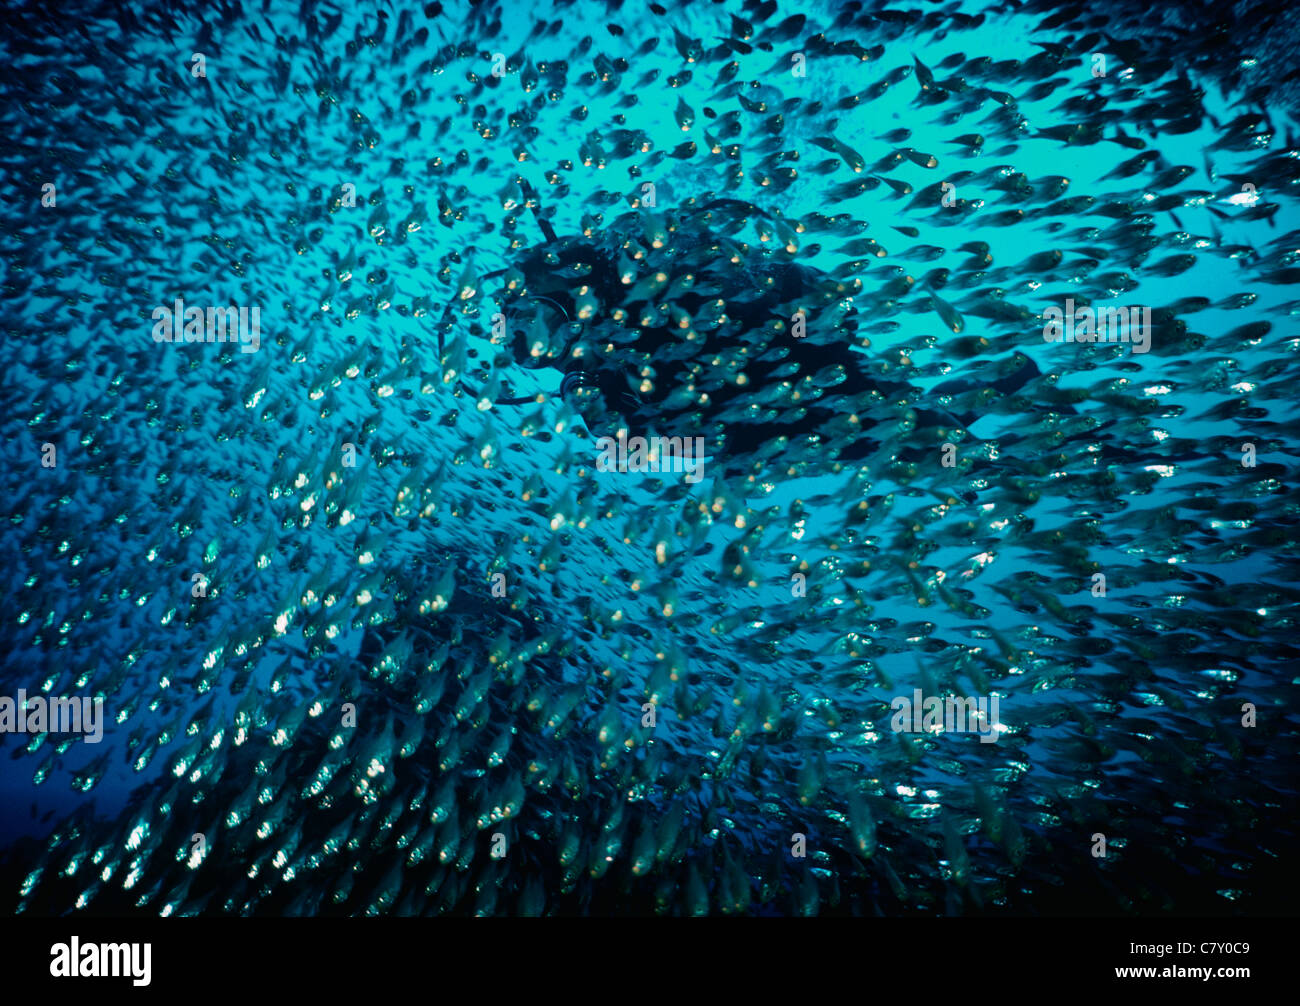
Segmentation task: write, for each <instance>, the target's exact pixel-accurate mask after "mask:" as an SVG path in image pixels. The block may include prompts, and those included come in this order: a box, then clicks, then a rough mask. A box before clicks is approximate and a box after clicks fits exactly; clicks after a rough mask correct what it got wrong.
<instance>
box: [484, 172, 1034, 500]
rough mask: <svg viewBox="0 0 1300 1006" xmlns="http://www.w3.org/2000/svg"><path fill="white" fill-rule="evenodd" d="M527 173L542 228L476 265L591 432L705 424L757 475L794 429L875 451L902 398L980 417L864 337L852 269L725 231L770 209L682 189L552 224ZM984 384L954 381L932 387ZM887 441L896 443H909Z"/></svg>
mask: <svg viewBox="0 0 1300 1006" xmlns="http://www.w3.org/2000/svg"><path fill="white" fill-rule="evenodd" d="M521 184H522V187H523V189H524V193H525V195H526V196H527V197H528V198H529V202H530V204H531V205H532V206H533V211H534V213H535V214H536V215H537V219H538V223H539V225H540V226H541V229H542V231H543V233H544V234H545V235H546V238H547V240H546V241H545V242H543V243H541V244H539V245H536V246H534V247H532V248H530V249H528V250H526V251H525V252H524V253H523V254H522V256H521V257H520V259H519V260H518V261H517V262H516V263H515V264H514V265H512V266H511V267H509V268H506V269H502V270H498V271H497V272H495V273H489V274H488V276H487V277H485V278H490V277H497V276H499V277H501V278H502V279H503V280H504V283H505V291H504V294H503V299H504V301H505V303H506V309H505V312H504V313H505V315H506V317H507V318H508V319H509V320H508V322H507V335H506V339H505V341H506V344H507V348H508V349H509V351H510V355H511V357H512V358H513V360H514V362H515V363H516V364H517V365H519V366H521V367H524V368H528V369H536V368H548V369H551V370H554V371H556V372H557V374H558V376H559V391H560V394H561V395H562V396H563V397H564V399H565V401H566V402H568V403H569V404H570V406H571V407H572V408H573V410H574V411H575V412H576V413H577V414H579V415H580V416H581V417H582V419H583V421H584V422H585V424H586V426H587V428H588V431H589V432H590V433H591V434H593V435H594V436H596V437H606V436H607V437H616V436H617V435H618V433H619V431H623V432H624V434H625V435H626V436H628V437H633V436H651V435H658V436H667V437H683V438H687V437H702V438H703V439H704V443H705V444H706V445H707V449H708V451H709V452H710V453H711V454H712V456H713V457H714V458H715V459H718V460H720V461H721V462H722V463H723V464H725V466H726V468H727V469H728V470H729V471H732V472H742V473H747V474H750V475H753V474H755V473H756V472H757V471H759V470H760V469H761V468H762V467H763V465H764V464H765V463H766V462H768V461H770V460H772V459H774V458H780V457H781V456H782V455H783V453H784V450H785V449H786V448H787V447H789V446H790V445H792V444H796V443H797V444H800V445H801V447H802V448H806V449H801V451H800V455H799V456H800V457H801V458H805V459H806V458H811V457H816V456H818V455H819V454H820V455H821V456H823V457H825V458H826V459H827V460H837V461H856V460H860V459H863V458H867V457H869V456H871V455H872V454H874V453H875V452H876V451H878V450H880V449H881V447H882V444H883V443H884V441H886V440H888V441H890V442H891V443H893V442H895V441H897V440H898V437H899V433H898V430H899V421H900V415H901V412H900V407H899V403H900V401H902V400H906V401H907V402H908V403H909V405H910V406H911V408H912V410H913V413H914V421H915V426H916V427H918V428H923V429H927V430H937V431H938V434H939V436H940V439H943V438H944V437H945V436H946V434H947V432H948V431H954V430H960V429H963V428H964V427H967V426H969V425H970V424H971V423H972V422H974V421H975V419H976V418H978V417H977V416H976V415H974V414H972V413H965V414H962V415H952V414H949V413H948V412H945V411H944V410H943V409H941V408H934V407H929V406H927V407H925V408H916V407H915V406H914V405H911V403H913V402H915V401H916V399H917V398H919V397H920V396H921V394H922V393H921V391H920V389H918V388H916V387H915V386H913V385H912V384H910V383H909V382H907V381H906V380H901V379H898V378H895V377H891V376H889V375H888V374H887V373H886V371H885V368H883V367H882V366H881V365H880V364H879V363H876V362H873V360H872V359H871V358H870V357H869V356H867V355H866V354H865V353H863V352H862V351H861V348H864V347H865V346H866V345H867V342H866V340H865V339H861V338H860V337H859V336H858V334H857V327H858V312H857V309H856V307H855V306H854V303H853V297H854V295H855V294H856V293H859V292H860V291H861V287H862V284H861V282H860V281H859V280H856V279H854V280H849V281H845V280H841V279H837V278H835V277H833V276H830V275H829V274H827V273H824V272H821V271H820V270H817V269H814V268H812V267H810V266H808V265H804V264H800V263H797V262H795V261H794V260H793V258H792V257H791V256H790V255H789V254H787V253H786V252H784V250H780V251H767V250H764V249H763V248H761V247H756V246H748V245H742V244H740V243H739V242H737V241H735V240H733V239H732V238H730V237H728V236H727V235H729V234H737V233H739V232H740V231H741V229H742V228H743V227H744V226H746V225H747V223H748V222H749V221H750V220H751V219H754V218H761V219H768V220H770V217H768V216H767V214H765V213H764V212H763V211H762V210H760V209H759V208H757V207H755V206H753V205H751V204H749V203H745V202H742V201H740V200H736V199H712V200H708V201H703V202H700V201H697V200H688V201H687V202H686V203H685V204H684V205H683V206H682V207H680V208H679V209H677V210H676V211H674V212H672V213H668V214H663V215H660V214H657V213H654V212H647V211H644V210H642V211H640V212H630V213H626V214H623V215H621V216H619V217H618V218H616V219H615V220H612V221H610V222H609V224H608V225H607V226H605V227H604V228H603V229H602V230H600V231H598V232H592V231H588V233H587V234H586V235H583V236H575V237H565V238H559V237H557V236H556V234H555V232H554V230H553V228H551V226H550V224H549V222H547V221H546V220H544V219H543V218H542V217H541V215H540V213H538V211H537V208H536V202H535V199H536V197H535V193H533V191H532V190H531V188H530V187H529V186H528V185H527V183H521ZM855 346H856V347H860V348H855ZM1037 376H1038V370H1037V368H1035V367H1034V365H1033V363H1032V361H1028V362H1026V363H1025V365H1024V366H1022V367H1021V368H1020V369H1019V370H1017V371H1016V372H1015V373H1012V374H1010V375H1008V376H1005V377H1003V378H1001V379H1000V380H998V381H996V382H995V383H994V384H992V385H991V386H992V387H994V388H996V389H997V390H998V391H1000V392H1002V393H1004V394H1010V393H1013V392H1014V391H1016V390H1018V389H1019V388H1020V387H1022V386H1023V385H1024V384H1026V383H1028V382H1029V381H1030V380H1032V379H1033V378H1034V377H1037ZM983 386H984V385H978V384H973V383H971V382H961V381H954V382H948V383H947V384H944V385H940V386H939V387H938V388H936V389H934V391H933V392H931V393H930V394H931V396H935V395H939V396H942V395H954V394H961V393H964V392H967V391H975V390H979V389H980V388H981V387H983ZM534 400H535V399H534V398H532V397H521V398H508V399H498V400H497V404H506V405H509V404H523V403H526V402H532V401H534ZM877 427H879V429H877ZM873 432H874V436H873ZM895 447H896V453H897V454H898V456H899V457H906V456H907V455H908V453H910V452H914V451H915V450H916V449H917V448H915V447H910V446H907V445H903V444H897V443H896V444H895Z"/></svg>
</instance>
